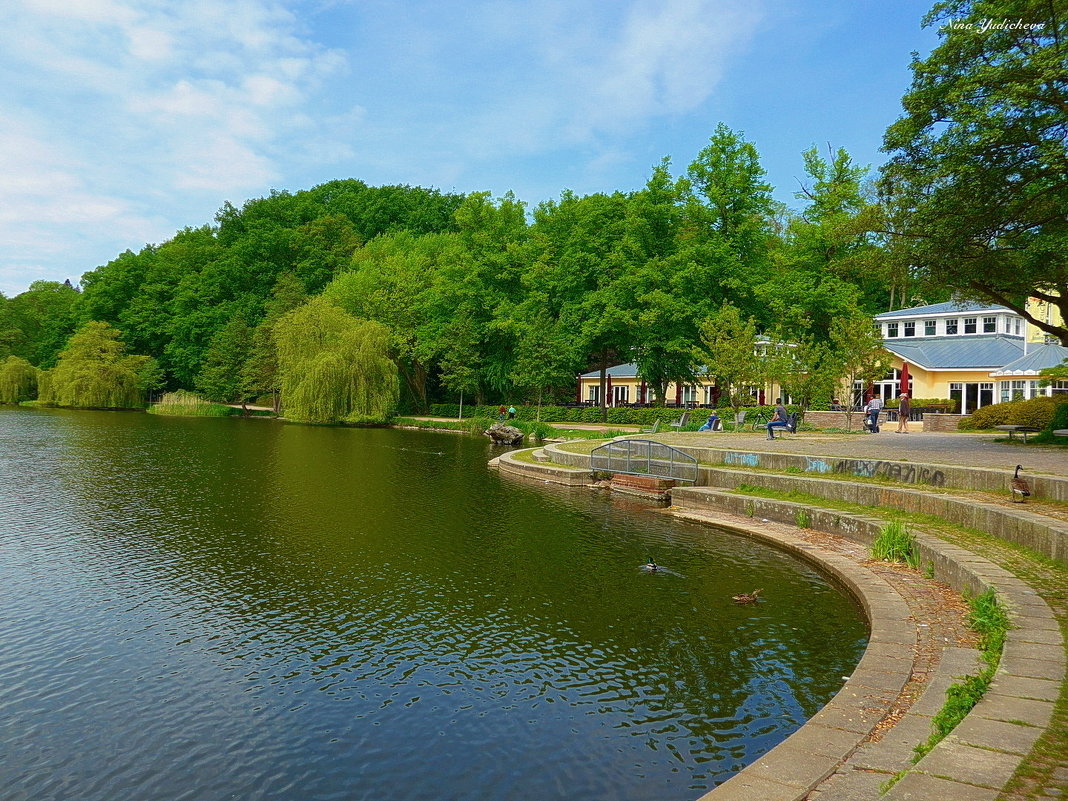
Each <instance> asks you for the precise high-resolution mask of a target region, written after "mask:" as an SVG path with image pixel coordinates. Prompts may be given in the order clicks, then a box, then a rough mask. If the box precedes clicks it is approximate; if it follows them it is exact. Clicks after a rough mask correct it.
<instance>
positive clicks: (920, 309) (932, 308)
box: [875, 300, 1016, 320]
mask: <svg viewBox="0 0 1068 801" xmlns="http://www.w3.org/2000/svg"><path fill="white" fill-rule="evenodd" d="M981 311H990V312H1010V313H1012V314H1015V313H1016V312H1014V311H1012V309H1008V308H1006V307H1005V306H999V305H997V304H996V303H975V302H973V301H957V300H949V301H946V302H945V303H932V304H931V305H929V306H914V307H913V308H911V309H898V310H897V311H891V312H884V313H883V314H877V315H875V319H876V320H893V319H894V318H897V317H930V316H932V315H936V314H966V313H968V312H981Z"/></svg>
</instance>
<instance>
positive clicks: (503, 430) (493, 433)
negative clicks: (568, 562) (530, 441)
mask: <svg viewBox="0 0 1068 801" xmlns="http://www.w3.org/2000/svg"><path fill="white" fill-rule="evenodd" d="M482 433H483V434H485V435H486V436H487V437H489V438H490V439H492V440H493V444H494V445H522V444H523V432H522V431H520V430H519V429H518V428H516V427H515V426H509V425H505V424H504V423H494V424H493V425H491V426H490V427H489V428H487V429H486V430H485V431H483V432H482Z"/></svg>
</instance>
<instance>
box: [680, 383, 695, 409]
mask: <svg viewBox="0 0 1068 801" xmlns="http://www.w3.org/2000/svg"><path fill="white" fill-rule="evenodd" d="M682 402H683V403H685V404H686V405H687V406H689V405H691V404H696V403H697V387H695V386H694V385H693V384H687V385H686V386H684V387H683V388H682Z"/></svg>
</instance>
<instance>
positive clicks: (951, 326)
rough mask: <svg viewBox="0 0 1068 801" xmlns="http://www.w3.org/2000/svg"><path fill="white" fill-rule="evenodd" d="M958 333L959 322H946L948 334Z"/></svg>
mask: <svg viewBox="0 0 1068 801" xmlns="http://www.w3.org/2000/svg"><path fill="white" fill-rule="evenodd" d="M955 333H957V320H946V334H947V335H949V334H955Z"/></svg>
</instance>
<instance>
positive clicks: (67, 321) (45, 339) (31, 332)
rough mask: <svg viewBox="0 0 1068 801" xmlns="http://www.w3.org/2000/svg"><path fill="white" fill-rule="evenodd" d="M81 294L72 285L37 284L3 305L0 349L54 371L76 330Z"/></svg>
mask: <svg viewBox="0 0 1068 801" xmlns="http://www.w3.org/2000/svg"><path fill="white" fill-rule="evenodd" d="M81 302H82V296H81V293H80V292H78V291H77V290H76V289H74V288H73V287H72V286H71V285H70V282H69V281H65V282H59V281H34V282H33V283H32V284H30V287H29V289H27V290H26V291H25V292H22V293H20V294H18V295H15V297H13V298H7V299H5V300H4V302H3V303H2V304H0V348H3V351H6V352H7V353H9V354H12V355H15V356H21V357H22V358H24V359H26V360H27V361H29V362H30V363H32V364H35V365H37V366H38V367H45V368H46V367H51V366H52V365H53V364H55V361H56V356H57V355H58V354H59V352H60V351H61V350H62V349H63V346H64V345H65V344H66V342H67V338H68V337H69V336H70V335H71V333H72V332H74V330H75V329H77V327H78V324H79V317H80V307H81Z"/></svg>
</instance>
